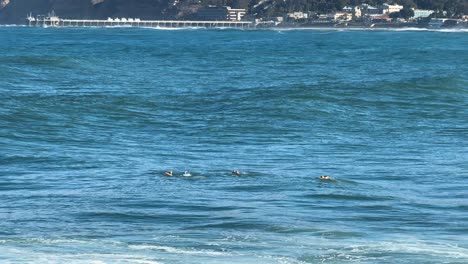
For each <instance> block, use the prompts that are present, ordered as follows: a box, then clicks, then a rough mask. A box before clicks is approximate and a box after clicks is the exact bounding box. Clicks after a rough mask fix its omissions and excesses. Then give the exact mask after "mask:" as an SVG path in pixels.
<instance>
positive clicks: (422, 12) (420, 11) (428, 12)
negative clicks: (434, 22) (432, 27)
mask: <svg viewBox="0 0 468 264" xmlns="http://www.w3.org/2000/svg"><path fill="white" fill-rule="evenodd" d="M413 11H414V17H413V18H422V17H428V16H430V15H432V14H433V13H434V10H424V9H413Z"/></svg>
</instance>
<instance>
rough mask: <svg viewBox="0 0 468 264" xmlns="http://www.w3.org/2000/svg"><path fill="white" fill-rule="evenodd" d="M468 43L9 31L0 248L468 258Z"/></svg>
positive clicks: (8, 254)
mask: <svg viewBox="0 0 468 264" xmlns="http://www.w3.org/2000/svg"><path fill="white" fill-rule="evenodd" d="M467 44H468V34H467V33H466V31H465V32H461V31H457V30H454V31H415V30H406V31H405V30H393V31H392V30H381V31H380V30H371V31H369V30H326V29H323V30H247V31H244V30H230V29H218V30H216V29H211V30H204V29H182V30H162V29H161V30H156V29H130V28H46V29H44V28H28V27H1V28H0V50H1V52H0V98H1V100H0V262H1V263H146V264H149V263H168V264H170V263H255V264H261V263H265V264H270V263H280V264H286V263H468V191H467V190H468V163H467V161H468V74H467V73H468V64H467V62H468V45H467ZM169 170H171V171H174V176H173V177H166V176H164V172H165V171H169ZM233 170H240V171H241V174H240V175H233V174H232V173H231V172H232V171H233ZM184 171H189V172H190V173H191V174H192V176H191V177H184V176H182V174H183V173H184ZM320 175H329V176H330V177H332V180H328V181H323V180H320V179H319V176H320Z"/></svg>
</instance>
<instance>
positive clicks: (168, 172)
mask: <svg viewBox="0 0 468 264" xmlns="http://www.w3.org/2000/svg"><path fill="white" fill-rule="evenodd" d="M164 175H166V176H172V171H166V172H165V173H164Z"/></svg>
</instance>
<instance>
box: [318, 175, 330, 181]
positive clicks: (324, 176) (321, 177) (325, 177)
mask: <svg viewBox="0 0 468 264" xmlns="http://www.w3.org/2000/svg"><path fill="white" fill-rule="evenodd" d="M319 178H320V179H321V180H330V179H331V178H330V176H328V175H322V176H320V177H319Z"/></svg>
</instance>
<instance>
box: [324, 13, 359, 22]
mask: <svg viewBox="0 0 468 264" xmlns="http://www.w3.org/2000/svg"><path fill="white" fill-rule="evenodd" d="M327 18H328V19H330V20H334V21H350V20H352V19H353V15H352V14H351V13H345V12H336V13H330V14H328V17H327Z"/></svg>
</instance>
